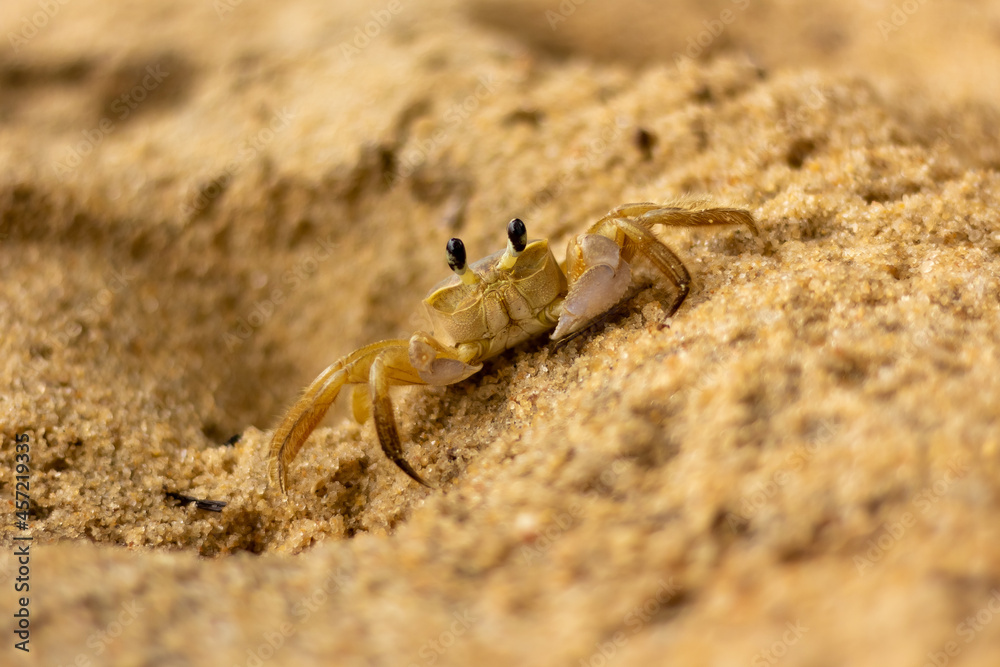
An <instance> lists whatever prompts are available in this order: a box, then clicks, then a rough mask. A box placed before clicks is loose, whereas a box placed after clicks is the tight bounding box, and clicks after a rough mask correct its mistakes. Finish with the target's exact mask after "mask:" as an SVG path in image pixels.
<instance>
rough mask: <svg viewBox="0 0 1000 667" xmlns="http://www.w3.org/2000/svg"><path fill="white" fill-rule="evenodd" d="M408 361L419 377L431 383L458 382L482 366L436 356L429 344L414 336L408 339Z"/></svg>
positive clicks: (445, 383) (476, 371)
mask: <svg viewBox="0 0 1000 667" xmlns="http://www.w3.org/2000/svg"><path fill="white" fill-rule="evenodd" d="M410 363H411V364H412V365H413V367H414V368H415V369H416V370H417V374H418V375H420V379H421V380H423V381H424V382H426V383H427V384H431V385H447V384H454V383H456V382H460V381H462V380H464V379H465V378H467V377H469V376H470V375H473V374H474V373H478V372H479V370H480V369H481V368H482V367H483V365H482V364H476V365H470V364H467V363H464V362H462V361H460V360H458V359H449V358H447V357H440V358H438V356H437V351H436V350H435V349H434V348H433V347H432V346H431V345H429V344H427V343H425V342H424V341H422V340H420V339H418V338H416V337H414V338H411V339H410Z"/></svg>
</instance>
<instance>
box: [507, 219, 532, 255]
mask: <svg viewBox="0 0 1000 667" xmlns="http://www.w3.org/2000/svg"><path fill="white" fill-rule="evenodd" d="M507 240H509V241H510V245H511V247H512V248H513V249H514V252H515V253H521V252H524V249H525V248H526V247H527V246H528V230H527V229H526V228H525V226H524V223H523V222H522V221H521V219H520V218H514V219H513V220H511V221H510V222H509V223H507Z"/></svg>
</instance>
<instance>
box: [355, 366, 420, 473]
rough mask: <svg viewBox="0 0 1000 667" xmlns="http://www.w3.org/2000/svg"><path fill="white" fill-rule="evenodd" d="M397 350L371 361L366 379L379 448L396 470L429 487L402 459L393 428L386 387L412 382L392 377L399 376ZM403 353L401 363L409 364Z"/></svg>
mask: <svg viewBox="0 0 1000 667" xmlns="http://www.w3.org/2000/svg"><path fill="white" fill-rule="evenodd" d="M398 352H399V350H398V348H397V349H394V350H392V351H391V352H384V353H382V354H380V355H378V356H377V357H375V360H374V361H373V362H372V367H371V372H370V374H369V380H368V382H369V384H370V385H371V391H372V393H371V396H372V416H373V417H374V418H375V432H376V433H378V441H379V444H380V445H382V451H383V452H384V453H385V455H386V456H387V457H388V458H389V460H390V461H392V462H393V463H395V464H396V465H397V466H399V469H400V470H402V471H403V472H405V473H406V474H407V475H409V476H410V478H411V479H413V480H414V481H416V482H419V483H420V484H423V485H424V486H426V487H428V488H434V487H432V486H431V485H430V484H428V483H427V482H425V481H424V479H423V478H422V477H421V476H420V475H418V474H417V471H416V470H414V469H413V466H411V465H410V464H409V462H407V460H406V459H405V458H403V446H402V444H400V441H399V430H398V429H397V428H396V418H395V416H394V415H393V412H392V398H391V397H390V396H389V386H390V385H391V384H415V383H411V382H406V381H403V380H401V379H399V378H397V377H394V376H397V375H398V371H399V370H400V368H399V366H398V365H397V364H398V363H399V361H400V360H399V359H396V358H394V357H398V356H399V355H398ZM402 353H403V354H402V359H401V360H402V362H403V363H405V364H406V366H409V365H410V364H409V361H408V360H407V357H408V356H409V353H408V351H407V350H406V349H405V348H403V350H402ZM394 362H395V363H394ZM421 384H422V382H421Z"/></svg>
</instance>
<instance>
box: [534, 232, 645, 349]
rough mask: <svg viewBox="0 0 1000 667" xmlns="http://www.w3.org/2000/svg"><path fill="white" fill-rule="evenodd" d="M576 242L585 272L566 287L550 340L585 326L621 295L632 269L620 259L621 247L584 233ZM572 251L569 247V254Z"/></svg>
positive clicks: (630, 276)
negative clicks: (567, 289) (560, 310)
mask: <svg viewBox="0 0 1000 667" xmlns="http://www.w3.org/2000/svg"><path fill="white" fill-rule="evenodd" d="M577 243H578V244H579V247H580V251H581V253H580V254H581V260H582V261H583V264H584V266H585V267H586V270H585V271H584V272H583V274H582V275H580V277H579V279H577V280H576V282H574V283H573V284H572V285H570V288H569V294H568V295H567V296H566V300H565V301H564V302H563V304H562V313H561V314H560V315H559V322H558V324H557V325H556V329H555V331H553V332H552V339H553V340H558V339H560V338H563V337H565V336H569V335H570V334H573V333H576V332H577V331H579V330H581V329H583V328H584V327H586V326H587V325H588V324H590V322H592V321H593V320H594V318H596V317H599V316H600V315H603V314H604V313H606V312H607V311H608V310H610V309H611V308H612V307H613V306H614V305H615V304H617V303H618V302H619V301H620V300H621V298H622V297H623V296H624V295H625V292H626V291H627V290H628V287H629V285H630V284H631V282H632V269H631V267H630V266H629V265H628V262H626V261H625V260H623V259H622V258H621V248H620V247H619V246H618V244H617V243H615V242H614V241H613V240H611V239H609V238H607V237H606V236H601V235H599V234H587V235H585V236H583V237H581V238H580V239H579V240H578V241H577ZM572 251H573V249H572V248H571V252H572Z"/></svg>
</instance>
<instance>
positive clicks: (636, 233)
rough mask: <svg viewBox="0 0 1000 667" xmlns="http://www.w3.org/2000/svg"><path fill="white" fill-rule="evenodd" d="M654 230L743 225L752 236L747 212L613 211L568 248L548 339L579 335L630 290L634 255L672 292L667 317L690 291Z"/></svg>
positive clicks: (628, 207)
mask: <svg viewBox="0 0 1000 667" xmlns="http://www.w3.org/2000/svg"><path fill="white" fill-rule="evenodd" d="M654 225H664V226H668V227H703V226H714V225H746V226H747V227H749V228H750V231H751V232H753V233H754V234H755V235H756V234H757V233H758V230H757V225H756V223H755V222H754V219H753V216H752V215H751V214H750V212H749V211H745V210H743V209H738V208H699V207H698V206H696V205H690V206H663V205H660V204H651V203H643V204H625V205H624V206H619V207H618V208H616V209H614V210H613V211H611V212H610V213H608V214H607V215H606V216H604V217H603V218H601V219H600V220H598V221H597V222H596V223H594V224H593V226H591V228H590V229H589V230H587V232H586V233H585V234H581V235H580V236H578V237H577V238H574V239H573V240H571V241H570V243H569V248H568V249H567V252H566V266H565V271H566V278H567V280H568V281H569V293H568V294H567V296H566V299H565V301H564V302H563V303H562V305H561V314H560V316H559V324H558V326H556V329H555V331H554V332H553V333H552V338H553V339H556V340H558V339H561V338H564V337H566V336H569V335H571V334H573V333H575V332H578V331H581V330H582V329H584V328H586V327H587V326H588V325H589V324H590V323H591V322H593V320H594V319H595V318H597V317H599V316H600V315H601V314H603V313H605V312H607V310H608V309H609V308H611V307H612V306H614V305H615V304H616V303H618V301H619V300H620V299H621V298H622V296H624V295H625V292H626V291H627V290H628V287H629V285H630V284H631V278H632V269H631V266H630V265H629V262H630V261H631V260H632V258H633V257H635V255H636V254H640V255H642V256H643V257H645V258H646V259H647V260H649V261H650V262H651V263H652V264H653V266H655V267H656V268H657V269H658V270H659V271H660V272H661V273H663V275H664V276H666V277H667V279H668V280H669V281H670V282H671V283H672V284H673V285H674V287H675V288H676V289H677V296H676V297H675V298H674V301H673V303H672V304H671V306H670V309H669V314H671V315H672V314H673V313H674V312H676V310H677V309H678V308H679V307H680V305H681V303H682V302H683V301H684V298H685V297H686V296H687V293H688V290H689V289H690V285H691V276H690V274H689V273H688V271H687V269H686V268H685V267H684V264H683V263H682V262H681V260H680V258H679V257H677V255H675V254H674V252H673V251H672V250H670V248H668V247H667V246H665V245H664V244H663V243H662V242H661V241H660V240H659V239H658V238H656V236H655V235H654V234H653V233H652V231H651V228H652V227H653V226H654Z"/></svg>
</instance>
